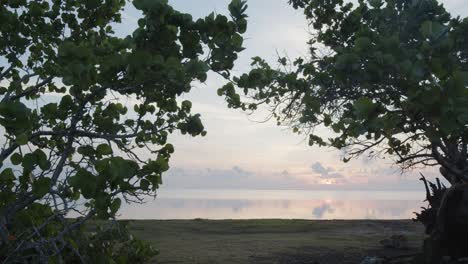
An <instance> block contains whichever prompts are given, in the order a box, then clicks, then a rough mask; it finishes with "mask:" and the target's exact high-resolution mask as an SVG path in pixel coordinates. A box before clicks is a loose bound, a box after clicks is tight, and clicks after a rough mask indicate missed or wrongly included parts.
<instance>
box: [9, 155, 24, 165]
mask: <svg viewBox="0 0 468 264" xmlns="http://www.w3.org/2000/svg"><path fill="white" fill-rule="evenodd" d="M10 160H11V163H12V164H13V165H20V164H21V161H22V160H23V157H21V155H20V154H19V153H14V154H13V155H11V158H10Z"/></svg>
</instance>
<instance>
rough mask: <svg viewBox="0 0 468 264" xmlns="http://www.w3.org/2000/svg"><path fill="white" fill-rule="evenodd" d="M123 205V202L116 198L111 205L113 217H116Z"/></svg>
mask: <svg viewBox="0 0 468 264" xmlns="http://www.w3.org/2000/svg"><path fill="white" fill-rule="evenodd" d="M121 204H122V200H120V198H116V199H115V200H114V201H112V203H111V205H110V210H111V214H112V215H115V213H117V211H118V210H119V209H120V206H121Z"/></svg>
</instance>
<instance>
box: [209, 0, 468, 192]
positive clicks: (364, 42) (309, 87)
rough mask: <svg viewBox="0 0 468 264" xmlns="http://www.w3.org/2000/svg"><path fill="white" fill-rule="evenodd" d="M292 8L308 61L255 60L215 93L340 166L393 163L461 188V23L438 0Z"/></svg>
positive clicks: (465, 55)
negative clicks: (328, 154)
mask: <svg viewBox="0 0 468 264" xmlns="http://www.w3.org/2000/svg"><path fill="white" fill-rule="evenodd" d="M290 4H291V5H292V6H293V7H294V8H297V9H302V10H303V11H304V14H305V16H306V18H307V19H308V21H309V23H310V26H311V34H312V37H311V39H310V42H309V45H310V57H304V58H298V59H296V60H294V61H292V62H291V61H290V60H289V59H288V58H280V59H279V67H272V66H270V65H269V64H267V63H266V62H265V61H264V60H262V59H261V58H254V60H253V63H252V65H253V67H254V69H253V70H251V71H250V73H248V74H244V75H242V76H240V77H239V78H234V79H233V83H230V84H228V85H226V86H224V87H223V88H221V89H220V90H219V91H218V92H219V94H220V95H225V96H226V97H227V100H228V102H229V105H230V106H232V107H239V108H243V109H245V110H247V109H256V108H257V107H258V105H260V104H266V105H269V106H271V111H272V114H273V116H274V117H275V118H277V120H278V122H279V123H280V124H286V125H289V126H291V127H293V129H294V130H295V131H296V132H299V133H309V135H310V144H311V145H313V144H317V145H321V146H332V147H336V148H339V149H342V150H345V151H346V153H347V156H345V157H344V160H345V161H347V160H349V159H350V158H353V157H356V156H358V155H361V154H364V153H367V154H369V155H377V156H378V155H390V156H392V157H394V158H395V160H396V161H397V162H398V163H399V164H401V165H402V166H403V168H411V167H415V166H417V165H423V166H426V165H428V166H433V165H441V166H442V169H441V172H442V174H443V176H444V177H445V178H446V179H447V180H448V181H449V182H450V183H451V184H457V183H463V182H467V181H468V160H467V158H468V156H467V144H468V89H467V86H468V61H467V59H468V37H467V36H468V19H461V18H458V17H457V18H452V17H451V15H450V14H449V13H448V12H447V11H446V10H445V9H444V7H443V6H442V5H441V4H439V3H438V1H437V0H411V1H408V0H359V1H358V2H357V3H356V4H352V3H350V1H344V0H329V1H328V0H327V1H325V0H291V1H290ZM235 86H238V87H239V88H240V89H243V92H244V93H245V95H247V96H248V97H250V98H251V100H242V99H241V96H240V95H239V94H238V92H237V91H238V90H237V89H235ZM320 127H327V128H330V129H329V131H330V133H317V131H318V130H316V129H315V128H320ZM319 130H320V129H319ZM321 131H323V129H322V130H321Z"/></svg>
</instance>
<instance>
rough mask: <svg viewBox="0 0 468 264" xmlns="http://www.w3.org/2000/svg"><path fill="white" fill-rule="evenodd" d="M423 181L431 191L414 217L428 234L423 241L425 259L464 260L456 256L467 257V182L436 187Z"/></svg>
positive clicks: (432, 262)
mask: <svg viewBox="0 0 468 264" xmlns="http://www.w3.org/2000/svg"><path fill="white" fill-rule="evenodd" d="M424 181H425V184H426V190H428V187H427V186H428V185H429V186H431V189H432V193H430V192H429V193H428V194H429V195H428V201H429V204H430V207H429V208H427V209H424V210H423V212H421V214H418V217H417V220H419V221H421V222H423V224H424V225H425V226H426V233H427V234H428V235H429V237H428V238H427V239H426V240H425V241H424V248H423V250H424V259H425V262H426V263H430V264H440V263H467V262H458V260H459V259H461V258H467V257H468V243H467V238H468V185H467V184H456V185H454V186H452V187H451V188H449V189H445V188H439V189H438V188H434V186H436V185H435V184H432V183H430V182H427V181H426V180H425V179H424ZM436 187H437V186H436ZM431 222H432V223H431ZM447 261H448V262H447Z"/></svg>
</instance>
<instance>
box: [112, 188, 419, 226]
mask: <svg viewBox="0 0 468 264" xmlns="http://www.w3.org/2000/svg"><path fill="white" fill-rule="evenodd" d="M236 192H238V194H239V195H238V196H237V197H242V198H238V199H236V198H235V196H234V195H233V194H232V193H231V194H229V193H228V194H226V195H225V196H224V197H223V195H220V194H219V193H218V194H214V193H213V194H212V195H210V193H209V191H208V192H207V191H200V193H199V194H198V195H195V193H194V192H193V191H191V193H190V195H186V196H187V197H183V196H184V195H183V194H181V193H179V194H176V195H174V193H172V194H171V193H167V194H166V195H161V196H160V197H158V198H157V199H156V200H152V201H148V203H147V204H144V205H132V206H125V207H124V208H123V210H122V214H121V216H120V218H122V219H194V218H208V219H252V218H287V219H290V218H295V219H407V218H412V217H414V214H413V212H415V211H417V210H418V208H419V207H420V206H421V205H423V203H422V202H421V201H419V200H418V199H414V198H415V197H417V196H418V194H419V193H416V194H414V193H411V194H410V193H403V194H401V195H397V196H396V197H400V198H401V200H398V199H395V198H392V199H388V197H386V196H385V194H384V195H383V196H382V194H380V195H374V196H367V197H371V200H365V199H362V197H363V196H359V195H358V196H357V199H343V197H355V196H353V195H352V194H349V193H348V194H346V193H343V192H336V193H335V194H333V192H331V193H330V192H327V194H328V196H327V198H325V199H319V198H317V197H307V196H305V197H304V193H302V194H300V193H299V194H298V193H296V194H294V193H291V192H296V191H288V193H289V194H288V195H286V196H285V195H276V197H277V199H272V198H271V197H272V196H267V197H265V196H263V195H264V194H265V193H264V192H265V191H259V192H258V193H257V195H252V193H250V195H245V194H244V195H243V194H242V192H240V191H236ZM262 192H263V193H262ZM268 192H270V193H268V194H272V193H271V192H273V191H268ZM300 192H302V191H300ZM394 195H395V193H394ZM419 195H421V194H419ZM210 196H212V198H207V197H210ZM273 197H275V196H273ZM393 197H395V196H393ZM385 198H387V199H385ZM405 198H406V199H405Z"/></svg>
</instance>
